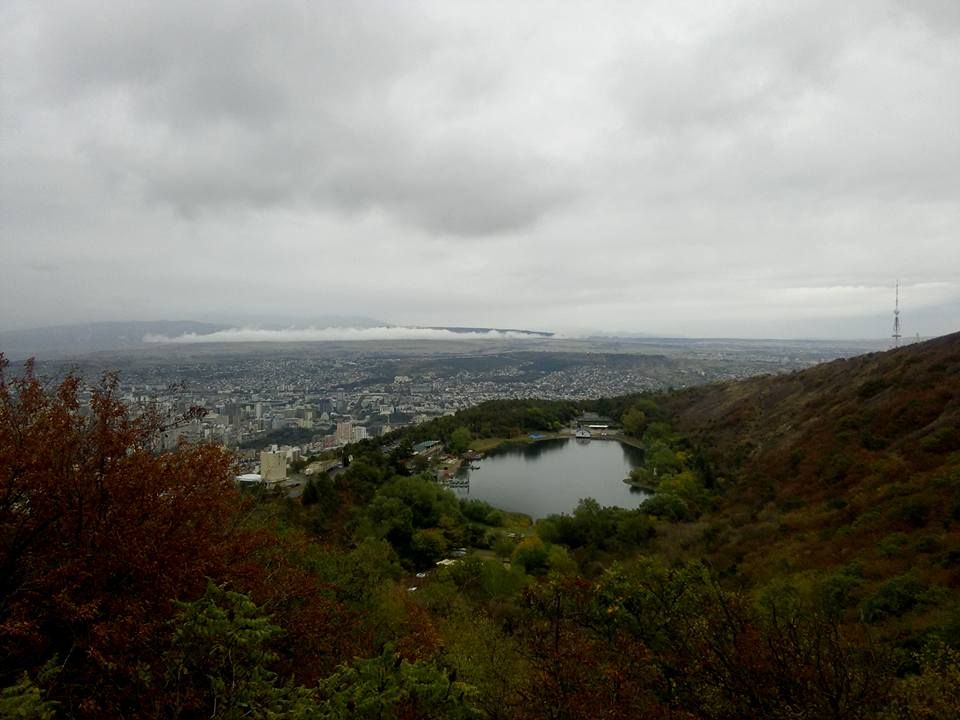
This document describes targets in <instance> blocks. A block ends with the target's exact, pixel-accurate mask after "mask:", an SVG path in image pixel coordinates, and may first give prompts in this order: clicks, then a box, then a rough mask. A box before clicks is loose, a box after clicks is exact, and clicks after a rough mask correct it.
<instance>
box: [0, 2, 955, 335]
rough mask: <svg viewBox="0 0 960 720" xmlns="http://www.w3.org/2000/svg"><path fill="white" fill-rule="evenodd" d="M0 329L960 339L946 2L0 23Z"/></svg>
mask: <svg viewBox="0 0 960 720" xmlns="http://www.w3.org/2000/svg"><path fill="white" fill-rule="evenodd" d="M0 134H2V136H0V182H2V186H0V222H2V226H0V233H2V234H0V249H2V261H0V329H9V328H15V327H27V326H37V325H50V324H59V323H68V322H75V321H91V320H132V319H142V320H151V319H194V320H218V321H223V320H227V321H231V320H234V319H236V318H249V317H255V316H262V317H265V318H266V317H270V318H283V317H289V318H309V317H311V316H314V315H331V314H350V315H366V316H370V317H373V318H377V319H379V320H383V321H386V322H389V323H395V324H423V325H472V326H496V327H525V328H532V329H546V330H559V331H568V332H569V331H578V330H586V329H590V330H603V331H624V332H627V331H628V332H648V333H669V334H685V335H697V336H740V337H756V336H767V337H797V336H806V337H836V336H847V337H882V336H884V335H889V333H890V330H891V328H890V325H891V322H892V308H893V283H894V281H895V280H896V278H898V277H899V278H900V279H901V280H902V282H903V284H904V288H903V292H902V303H903V317H904V332H905V333H906V334H908V335H913V334H914V333H917V332H919V333H920V334H922V335H932V334H942V333H945V332H950V331H954V330H960V2H957V1H956V0H901V1H897V0H844V1H843V2H837V1H836V0H824V1H822V2H818V1H811V2H807V1H801V0H793V1H791V2H773V3H771V2H767V1H756V2H735V1H734V2H703V1H702V0H698V1H696V2H693V1H691V2H685V1H683V0H667V1H664V2H659V1H657V0H654V1H650V0H645V1H644V2H596V1H594V2H582V3H581V2H577V3H574V2H552V3H547V2H516V1H515V0H511V1H510V2H503V3H499V2H490V1H489V0H486V1H484V2H476V3H467V2H452V1H451V0H438V1H437V2H400V1H398V0H391V1H390V2H383V3H380V2H362V1H357V2H341V1H339V0H338V1H336V2H333V1H331V2H319V1H316V0H310V1H308V0H303V1H301V2H292V1H288V0H270V1H269V2H267V1H264V2H244V1H240V0H224V1H223V2H211V1H204V2H197V1H196V0H164V1H163V2H157V1H156V0H150V1H149V2H132V1H130V0H123V1H122V2H114V1H106V0H105V1H103V2H92V1H91V2H57V1H54V0H44V1H43V2H36V1H35V0H27V1H23V2H19V1H16V0H14V1H11V0H0Z"/></svg>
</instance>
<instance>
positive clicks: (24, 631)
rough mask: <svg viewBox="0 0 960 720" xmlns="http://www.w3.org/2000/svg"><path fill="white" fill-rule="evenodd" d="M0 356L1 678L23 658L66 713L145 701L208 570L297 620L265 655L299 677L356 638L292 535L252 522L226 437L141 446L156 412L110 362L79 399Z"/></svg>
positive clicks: (155, 698)
mask: <svg viewBox="0 0 960 720" xmlns="http://www.w3.org/2000/svg"><path fill="white" fill-rule="evenodd" d="M6 368H7V363H6V362H4V361H3V359H2V357H0V687H7V688H10V687H16V684H17V683H20V682H21V680H22V676H23V673H24V672H27V673H28V674H29V675H30V677H33V678H36V683H37V685H38V687H39V689H40V690H41V691H42V692H43V693H44V696H45V697H47V696H48V699H49V700H50V701H53V702H57V703H59V707H60V708H62V712H63V713H64V714H65V715H67V716H70V717H77V718H101V717H102V718H114V717H127V718H136V717H144V716H147V717H154V715H155V713H153V712H152V709H155V708H157V707H161V706H163V705H164V704H165V703H166V701H167V699H168V698H167V696H166V695H165V690H164V683H163V682H162V678H164V677H165V675H166V669H167V668H166V665H165V663H166V659H167V658H168V657H169V656H168V654H167V650H168V649H169V645H170V643H171V641H172V635H171V623H170V621H171V620H172V619H173V618H174V616H175V615H176V614H177V612H178V608H179V606H178V605H177V602H178V601H191V600H195V599H197V598H199V597H202V596H203V595H204V592H205V589H206V587H207V583H208V579H213V581H214V582H216V583H217V584H227V583H229V584H230V586H231V589H236V590H238V591H242V592H244V593H245V594H248V595H249V596H250V597H251V598H252V599H253V600H254V601H255V602H256V603H258V604H268V605H269V607H270V611H271V613H272V614H273V622H274V623H275V624H277V625H278V626H281V627H284V628H288V629H289V628H293V627H296V628H297V629H298V632H297V633H290V634H289V635H288V640H287V642H286V643H285V644H284V655H283V657H281V658H280V659H279V660H278V666H279V667H280V668H282V669H283V670H284V672H285V673H287V675H292V674H294V673H296V675H297V677H298V678H303V680H304V681H305V682H314V681H315V680H316V679H318V678H319V677H320V676H322V675H325V674H327V673H328V672H329V671H330V670H331V669H332V668H333V667H335V666H336V664H337V663H338V662H340V661H342V659H343V658H345V657H351V656H353V655H354V654H356V644H355V638H356V635H355V630H354V625H353V622H354V620H353V616H352V614H351V613H349V612H347V611H345V608H343V606H342V605H340V604H339V603H338V602H337V601H336V599H335V597H334V594H333V593H332V592H331V589H330V588H329V587H325V586H324V585H323V584H322V583H321V582H320V581H319V579H318V578H317V577H315V576H312V575H311V574H310V573H309V572H308V571H307V570H306V568H305V567H301V566H298V565H297V563H298V562H301V561H302V560H301V558H304V557H305V556H306V555H307V550H306V548H305V547H304V541H303V538H302V537H300V536H298V535H297V534H295V533H286V534H285V535H284V536H282V537H281V536H278V535H277V534H275V533H273V532H272V531H270V530H267V529H266V528H263V527H258V526H257V525H256V524H254V522H253V521H252V520H251V518H250V516H249V513H248V512H247V508H248V505H247V501H246V500H244V499H243V498H242V497H241V495H240V494H239V493H238V492H237V490H236V488H235V486H234V481H233V478H234V475H235V473H236V469H235V464H234V460H233V458H232V456H230V455H229V454H228V453H227V452H226V451H224V450H223V449H222V448H218V447H215V446H211V445H184V446H181V447H180V448H179V449H178V450H176V451H174V452H157V451H155V447H156V443H155V440H156V438H157V436H158V433H159V432H160V431H161V430H162V429H163V427H164V423H163V422H162V419H161V418H160V417H159V416H157V415H156V414H154V413H151V412H145V413H143V414H140V415H137V416H133V415H132V414H131V413H130V412H129V411H128V409H127V408H126V406H125V405H124V404H123V402H122V401H121V400H120V398H119V394H118V381H117V378H116V377H115V376H111V375H108V376H106V377H105V378H104V379H103V381H102V382H101V383H100V384H99V385H98V386H97V387H95V388H93V390H92V394H91V400H90V412H89V413H85V412H81V411H80V410H81V407H80V401H79V395H80V389H81V381H80V380H79V378H77V377H75V376H68V377H67V378H66V379H65V380H64V381H63V382H62V383H60V385H59V386H57V387H56V388H55V389H54V390H53V391H52V392H47V391H46V389H45V388H44V386H43V384H42V383H41V382H40V380H39V379H38V378H37V377H36V375H35V374H34V372H33V367H32V365H31V364H28V365H27V367H26V370H25V372H24V374H23V375H22V376H19V377H15V378H12V379H10V378H8V376H7V375H6V374H5V372H4V371H5V370H6ZM53 658H57V666H58V667H59V668H60V670H59V674H58V676H57V678H56V682H55V683H53V684H50V686H47V685H45V684H44V675H43V673H42V672H41V669H42V668H44V667H45V666H46V664H47V662H48V661H51V660H52V659H53ZM18 692H19V691H18ZM20 695H23V693H22V692H21V693H20Z"/></svg>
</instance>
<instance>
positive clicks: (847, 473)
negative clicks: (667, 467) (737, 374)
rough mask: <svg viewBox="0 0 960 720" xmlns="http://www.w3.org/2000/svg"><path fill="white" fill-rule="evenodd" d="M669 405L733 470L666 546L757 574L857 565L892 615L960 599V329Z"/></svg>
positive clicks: (710, 453) (861, 588) (869, 592)
mask: <svg viewBox="0 0 960 720" xmlns="http://www.w3.org/2000/svg"><path fill="white" fill-rule="evenodd" d="M659 402H660V404H661V406H662V407H663V408H664V409H666V410H667V412H668V413H669V415H670V416H671V418H672V422H673V424H674V426H675V427H676V428H677V429H678V430H680V431H681V432H683V433H684V434H685V435H686V436H687V437H688V438H690V439H691V441H692V442H693V443H694V444H695V445H696V446H697V447H698V448H700V450H701V451H702V452H703V453H704V454H705V456H706V457H707V458H708V459H709V460H710V462H711V464H712V465H713V468H714V470H715V471H716V473H717V475H718V477H720V478H722V479H721V480H720V481H719V482H718V485H719V487H720V493H719V496H718V498H717V500H716V505H715V509H714V510H713V511H712V512H710V513H708V514H707V515H705V516H704V517H703V518H701V522H700V523H698V524H697V525H696V526H695V527H693V528H690V527H688V528H684V529H677V530H676V531H675V532H674V533H672V534H671V533H668V534H667V536H666V537H665V538H664V540H663V544H667V543H671V542H675V543H678V544H682V545H684V548H683V550H684V553H685V554H693V553H697V554H702V555H703V556H705V557H706V558H708V559H709V560H711V561H712V562H713V564H714V566H715V567H716V568H717V569H718V570H720V571H721V572H724V573H726V574H728V575H731V574H734V573H736V575H737V576H738V578H742V579H743V580H745V581H748V582H751V583H754V584H763V583H767V582H771V581H774V580H776V579H777V578H783V577H785V576H797V575H803V574H805V573H807V574H820V575H822V574H825V573H830V572H834V573H836V572H846V573H848V575H849V577H851V578H854V581H853V582H852V589H853V593H852V597H851V599H850V603H851V606H852V607H858V608H859V610H860V612H861V613H864V614H865V616H867V617H870V618H873V619H876V620H878V621H879V620H881V619H887V620H889V619H891V618H893V617H900V616H901V615H906V614H907V613H912V614H913V621H914V622H917V621H919V620H920V617H919V616H918V615H922V614H924V612H926V613H927V614H928V615H930V618H929V619H930V620H931V621H934V620H935V617H934V616H935V615H937V614H938V613H942V612H947V611H948V610H947V608H948V607H949V606H950V605H951V602H955V601H951V600H950V598H951V597H953V598H955V597H956V590H957V588H960V333H958V334H953V335H949V336H945V337H942V338H938V339H936V340H931V341H929V342H925V343H920V344H917V345H911V346H908V347H904V348H900V349H897V350H892V351H889V352H884V353H873V354H869V355H864V356H860V357H856V358H853V359H849V360H838V361H834V362H831V363H827V364H824V365H822V366H818V367H816V368H812V369H810V370H806V371H802V372H797V373H794V374H792V375H787V376H779V377H764V378H755V379H752V380H748V381H744V382H737V383H729V384H724V385H715V386H708V387H701V388H694V389H691V390H688V391H684V392H680V393H675V394H671V395H668V396H665V397H663V398H661V399H660V400H659ZM878 594H879V598H878ZM885 598H886V600H889V601H890V602H888V603H887V605H889V607H887V606H884V600H885ZM941 619H942V618H941Z"/></svg>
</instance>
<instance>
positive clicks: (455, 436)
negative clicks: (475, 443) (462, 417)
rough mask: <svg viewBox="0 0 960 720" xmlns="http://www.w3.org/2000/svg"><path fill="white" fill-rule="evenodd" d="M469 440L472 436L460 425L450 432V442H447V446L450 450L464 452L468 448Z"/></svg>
mask: <svg viewBox="0 0 960 720" xmlns="http://www.w3.org/2000/svg"><path fill="white" fill-rule="evenodd" d="M471 440H473V436H472V435H471V434H470V431H469V430H468V429H467V428H465V427H462V426H461V427H458V428H457V429H456V430H454V431H453V432H452V433H451V434H450V442H448V443H447V447H448V448H449V450H450V452H454V453H462V452H466V451H467V450H468V449H469V448H470V441H471Z"/></svg>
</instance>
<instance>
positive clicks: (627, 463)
mask: <svg viewBox="0 0 960 720" xmlns="http://www.w3.org/2000/svg"><path fill="white" fill-rule="evenodd" d="M641 459H642V452H641V451H640V450H638V449H637V448H634V447H630V446H628V445H621V444H620V443H618V442H616V441H613V440H589V441H582V440H574V439H569V440H567V439H562V438H561V439H556V440H542V441H540V442H535V443H533V444H531V445H521V446H514V447H506V448H500V449H497V450H494V451H493V452H492V453H490V454H489V455H487V457H486V458H485V459H484V460H481V461H480V463H479V465H480V468H479V469H478V470H468V469H464V470H463V471H461V472H462V474H461V476H460V477H466V478H468V479H469V480H470V486H469V487H468V488H455V492H456V493H457V495H459V496H460V497H464V498H478V499H480V500H486V501H487V502H488V503H490V504H491V505H493V506H495V507H498V508H502V509H503V510H510V511H513V512H522V513H526V514H528V515H530V516H532V517H534V518H542V517H545V516H547V515H550V514H551V513H562V512H565V513H570V512H572V511H573V509H574V508H575V507H576V506H577V503H578V502H579V501H580V500H581V499H582V498H586V497H592V498H594V499H595V500H597V502H599V503H600V504H601V505H615V506H617V507H624V508H636V507H638V506H639V505H640V503H641V502H643V500H645V499H646V498H647V497H649V495H648V493H645V492H643V491H642V490H635V489H633V488H631V487H630V486H629V485H627V484H626V483H625V482H623V479H624V478H625V477H627V475H629V474H630V470H631V469H632V468H634V467H636V466H637V465H638V464H640V461H641Z"/></svg>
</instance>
